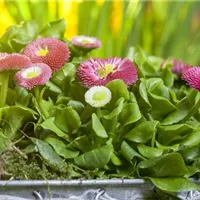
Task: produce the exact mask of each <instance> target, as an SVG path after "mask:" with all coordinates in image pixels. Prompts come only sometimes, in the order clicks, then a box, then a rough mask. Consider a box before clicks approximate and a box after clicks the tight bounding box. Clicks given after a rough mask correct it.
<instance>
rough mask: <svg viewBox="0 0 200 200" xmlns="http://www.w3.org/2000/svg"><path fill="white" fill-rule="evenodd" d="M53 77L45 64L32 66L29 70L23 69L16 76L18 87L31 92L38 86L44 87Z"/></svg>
mask: <svg viewBox="0 0 200 200" xmlns="http://www.w3.org/2000/svg"><path fill="white" fill-rule="evenodd" d="M51 75H52V70H51V68H50V67H49V66H48V65H46V64H44V63H36V64H32V66H30V67H29V68H26V69H23V70H21V71H19V72H17V73H16V74H15V77H14V79H15V81H16V83H17V85H19V86H21V87H24V88H26V89H28V90H31V89H32V88H33V87H35V86H38V85H44V84H45V83H46V82H47V81H48V80H49V79H50V78H51Z"/></svg>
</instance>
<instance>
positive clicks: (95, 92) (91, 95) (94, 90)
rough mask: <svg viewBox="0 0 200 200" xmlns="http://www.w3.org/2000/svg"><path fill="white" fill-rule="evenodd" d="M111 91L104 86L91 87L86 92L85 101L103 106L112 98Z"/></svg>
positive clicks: (92, 104) (94, 105)
mask: <svg viewBox="0 0 200 200" xmlns="http://www.w3.org/2000/svg"><path fill="white" fill-rule="evenodd" d="M111 96H112V95H111V91H110V90H109V89H108V88H106V87H104V86H94V87H91V88H90V89H89V90H88V91H87V92H86V93H85V101H86V102H87V103H88V104H90V105H91V106H92V107H96V108H99V107H103V106H105V105H106V104H107V103H109V102H110V100H111Z"/></svg>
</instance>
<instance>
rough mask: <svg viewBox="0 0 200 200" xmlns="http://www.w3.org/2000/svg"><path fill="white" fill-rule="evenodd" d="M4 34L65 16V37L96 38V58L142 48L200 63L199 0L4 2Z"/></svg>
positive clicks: (0, 19)
mask: <svg viewBox="0 0 200 200" xmlns="http://www.w3.org/2000/svg"><path fill="white" fill-rule="evenodd" d="M0 10H1V12H0V35H3V33H4V32H5V30H6V29H7V28H8V27H9V26H10V25H12V24H19V23H20V22H22V21H25V20H29V19H35V20H36V21H37V22H38V23H39V25H40V26H41V27H42V26H43V25H44V24H47V23H48V22H50V21H53V20H56V19H59V18H64V19H65V20H66V22H67V30H66V33H65V37H66V38H68V39H70V38H72V37H73V36H75V35H78V34H84V35H90V36H95V37H97V38H99V39H100V40H101V41H102V43H103V48H101V49H100V50H97V51H96V52H94V55H95V56H100V57H105V56H125V55H126V54H127V53H128V51H129V49H130V47H132V46H137V45H139V46H141V47H142V48H143V49H144V50H145V51H146V52H147V53H148V54H154V55H157V56H162V57H164V58H166V57H169V56H171V57H175V58H177V59H180V58H182V59H183V60H184V61H185V62H190V63H191V64H193V65H198V64H200V59H199V58H200V51H199V46H200V34H199V31H200V24H199V21H200V3H199V2H198V1H196V2H195V1H193V2H190V1H138V0H135V1H118V0H115V1H103V0H99V1H83V0H82V1H81V0H79V1H72V0H66V1H64V0H63V1H37V0H34V1H31V0H30V1H27V0H23V1H20V0H18V1H12V0H11V1H0Z"/></svg>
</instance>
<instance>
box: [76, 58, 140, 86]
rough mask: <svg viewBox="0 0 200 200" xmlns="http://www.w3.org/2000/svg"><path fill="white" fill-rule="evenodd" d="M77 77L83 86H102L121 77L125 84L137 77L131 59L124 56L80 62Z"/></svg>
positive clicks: (133, 81) (132, 81) (135, 79)
mask: <svg viewBox="0 0 200 200" xmlns="http://www.w3.org/2000/svg"><path fill="white" fill-rule="evenodd" d="M77 78H78V79H79V80H80V81H81V83H82V84H83V85H84V87H87V88H90V87H92V86H104V85H106V84H107V83H108V82H109V81H111V80H114V79H121V80H123V81H124V82H125V84H126V85H131V84H133V83H135V82H136V81H137V79H138V75H137V69H136V67H135V66H134V64H133V63H132V61H131V60H129V59H127V58H125V59H121V58H117V57H116V58H108V59H99V58H96V59H92V58H91V59H90V60H87V61H84V62H83V63H81V64H80V66H79V68H78V70H77Z"/></svg>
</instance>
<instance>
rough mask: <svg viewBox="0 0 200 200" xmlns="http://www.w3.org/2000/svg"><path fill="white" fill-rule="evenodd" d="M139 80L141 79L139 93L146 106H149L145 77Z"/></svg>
mask: <svg viewBox="0 0 200 200" xmlns="http://www.w3.org/2000/svg"><path fill="white" fill-rule="evenodd" d="M140 81H141V83H140V85H139V94H140V96H141V98H142V99H143V101H144V103H145V105H146V107H147V108H151V104H150V101H149V97H148V93H147V88H146V82H145V79H144V78H141V79H140Z"/></svg>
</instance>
